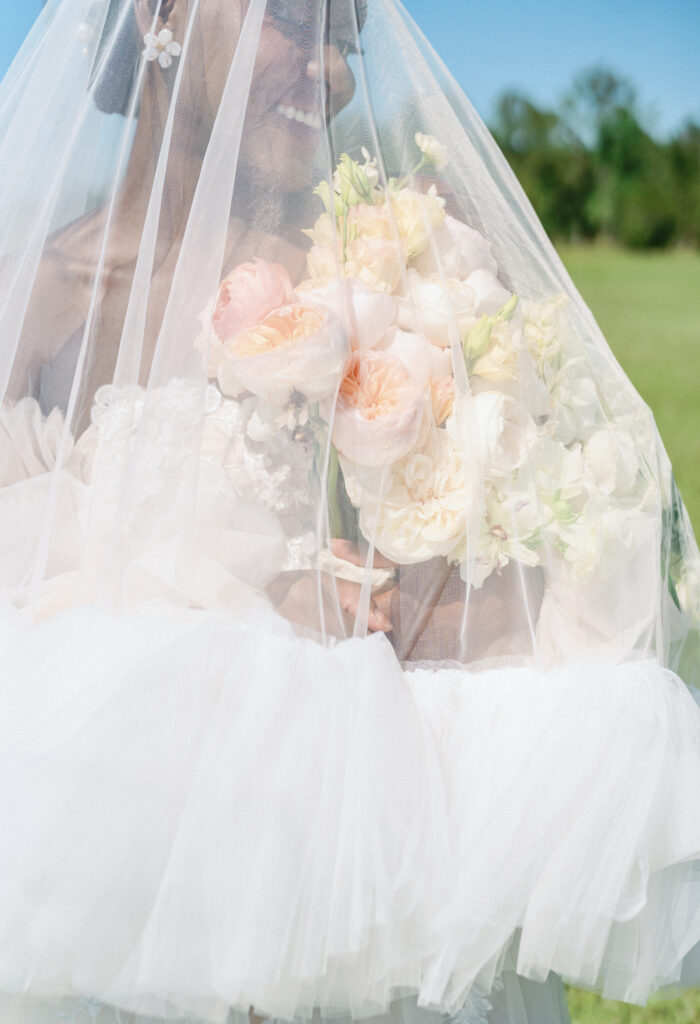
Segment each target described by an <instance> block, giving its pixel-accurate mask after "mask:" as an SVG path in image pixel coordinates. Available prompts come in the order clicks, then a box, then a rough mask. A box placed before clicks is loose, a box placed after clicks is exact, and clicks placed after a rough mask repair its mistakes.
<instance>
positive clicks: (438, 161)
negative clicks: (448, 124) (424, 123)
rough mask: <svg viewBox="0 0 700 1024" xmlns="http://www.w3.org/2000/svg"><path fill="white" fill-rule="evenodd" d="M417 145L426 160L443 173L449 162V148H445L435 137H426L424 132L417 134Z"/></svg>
mask: <svg viewBox="0 0 700 1024" xmlns="http://www.w3.org/2000/svg"><path fill="white" fill-rule="evenodd" d="M415 140H416V145H417V146H418V149H419V150H420V151H421V153H422V154H423V156H424V157H425V159H426V160H428V161H429V162H430V163H431V164H432V165H433V167H434V168H435V170H436V171H441V170H442V169H443V167H445V166H446V164H447V161H448V158H449V157H448V152H447V146H443V144H442V143H441V142H438V140H437V139H436V138H435V136H434V135H424V134H423V132H416V134H415Z"/></svg>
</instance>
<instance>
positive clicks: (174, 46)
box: [165, 43, 182, 57]
mask: <svg viewBox="0 0 700 1024" xmlns="http://www.w3.org/2000/svg"><path fill="white" fill-rule="evenodd" d="M165 52H166V53H169V54H170V56H171V57H179V56H180V54H181V53H182V47H181V46H180V44H179V43H168V45H167V46H166V47H165Z"/></svg>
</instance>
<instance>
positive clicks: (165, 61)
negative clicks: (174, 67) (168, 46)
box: [158, 50, 173, 68]
mask: <svg viewBox="0 0 700 1024" xmlns="http://www.w3.org/2000/svg"><path fill="white" fill-rule="evenodd" d="M172 62H173V58H172V57H171V56H170V54H169V53H167V52H166V51H165V50H162V51H161V53H160V55H159V57H158V63H159V64H160V66H161V67H162V68H169V67H170V65H171V64H172Z"/></svg>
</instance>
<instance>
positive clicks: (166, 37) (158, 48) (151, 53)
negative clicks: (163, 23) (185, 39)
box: [143, 28, 182, 68]
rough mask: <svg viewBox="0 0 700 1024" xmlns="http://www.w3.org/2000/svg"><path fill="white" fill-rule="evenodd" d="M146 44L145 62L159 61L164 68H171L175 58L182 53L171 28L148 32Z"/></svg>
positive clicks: (144, 39)
mask: <svg viewBox="0 0 700 1024" xmlns="http://www.w3.org/2000/svg"><path fill="white" fill-rule="evenodd" d="M143 41H144V44H145V47H144V51H143V57H144V60H147V61H154V60H157V61H158V63H159V64H160V66H161V67H162V68H169V67H170V65H171V64H172V62H173V59H174V58H175V57H179V56H180V54H181V53H182V47H181V46H180V44H179V43H176V42H175V40H174V39H173V34H172V32H171V31H170V29H169V28H163V29H161V30H160V32H158V33H155V32H147V33H146V34H145V36H144V37H143Z"/></svg>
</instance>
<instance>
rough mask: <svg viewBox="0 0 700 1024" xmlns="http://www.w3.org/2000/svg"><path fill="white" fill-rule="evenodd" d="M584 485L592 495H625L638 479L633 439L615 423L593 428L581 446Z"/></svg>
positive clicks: (635, 444) (634, 441) (638, 466)
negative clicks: (592, 431)
mask: <svg viewBox="0 0 700 1024" xmlns="http://www.w3.org/2000/svg"><path fill="white" fill-rule="evenodd" d="M583 454H584V458H585V479H586V487H587V489H588V491H589V492H590V493H592V494H594V493H596V492H597V493H599V494H604V495H606V496H612V495H615V496H616V497H618V498H620V497H625V496H626V495H628V494H629V493H630V492H631V491H632V490H633V488H634V486H635V483H636V482H637V481H638V478H639V472H640V468H641V467H640V465H639V457H638V454H637V443H636V440H635V438H634V437H633V436H632V435H631V434H630V433H629V432H628V431H627V430H625V429H623V428H622V427H621V426H620V425H618V424H608V425H606V426H605V427H603V428H601V429H600V430H596V432H595V433H594V434H592V435H591V437H589V439H588V440H587V441H586V443H585V444H584V446H583Z"/></svg>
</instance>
